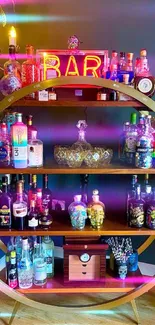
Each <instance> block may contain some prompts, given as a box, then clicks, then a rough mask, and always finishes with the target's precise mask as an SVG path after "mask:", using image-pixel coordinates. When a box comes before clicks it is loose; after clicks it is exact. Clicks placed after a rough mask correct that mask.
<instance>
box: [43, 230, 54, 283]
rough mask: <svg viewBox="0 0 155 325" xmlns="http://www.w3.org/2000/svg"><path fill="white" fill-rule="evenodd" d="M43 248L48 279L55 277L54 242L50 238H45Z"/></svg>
mask: <svg viewBox="0 0 155 325" xmlns="http://www.w3.org/2000/svg"><path fill="white" fill-rule="evenodd" d="M42 247H43V253H44V257H45V261H46V271H47V278H52V277H53V276H54V242H53V240H52V239H51V238H50V236H44V237H43V241H42Z"/></svg>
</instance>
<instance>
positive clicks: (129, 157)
mask: <svg viewBox="0 0 155 325" xmlns="http://www.w3.org/2000/svg"><path fill="white" fill-rule="evenodd" d="M136 119H137V115H136V113H132V114H131V119H130V126H129V130H128V132H127V134H126V139H125V156H126V163H127V164H129V165H135V154H136V144H137V137H138V130H137V124H136Z"/></svg>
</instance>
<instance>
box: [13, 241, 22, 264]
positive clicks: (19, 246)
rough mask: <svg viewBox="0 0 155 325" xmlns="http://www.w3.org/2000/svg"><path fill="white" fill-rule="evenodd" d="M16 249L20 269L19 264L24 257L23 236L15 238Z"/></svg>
mask: <svg viewBox="0 0 155 325" xmlns="http://www.w3.org/2000/svg"><path fill="white" fill-rule="evenodd" d="M15 249H16V256H17V267H18V266H19V262H20V260H21V257H22V237H21V236H17V237H15Z"/></svg>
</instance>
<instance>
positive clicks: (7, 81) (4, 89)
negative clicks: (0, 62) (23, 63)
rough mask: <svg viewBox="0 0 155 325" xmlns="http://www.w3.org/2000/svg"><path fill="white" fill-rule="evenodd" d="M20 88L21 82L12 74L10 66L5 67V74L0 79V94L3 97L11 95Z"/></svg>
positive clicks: (12, 70) (12, 68)
mask: <svg viewBox="0 0 155 325" xmlns="http://www.w3.org/2000/svg"><path fill="white" fill-rule="evenodd" d="M20 88H21V81H20V80H19V78H17V77H16V76H15V74H14V67H13V65H12V64H10V65H8V66H7V74H6V75H5V76H4V77H3V78H2V79H1V93H2V94H3V96H8V95H11V94H12V93H13V92H14V91H16V90H19V89H20Z"/></svg>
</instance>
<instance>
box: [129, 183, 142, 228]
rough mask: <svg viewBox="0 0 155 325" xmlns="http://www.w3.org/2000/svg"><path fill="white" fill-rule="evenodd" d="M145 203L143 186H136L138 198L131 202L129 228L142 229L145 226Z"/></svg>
mask: <svg viewBox="0 0 155 325" xmlns="http://www.w3.org/2000/svg"><path fill="white" fill-rule="evenodd" d="M144 205H145V201H144V200H143V199H141V186H140V184H137V186H136V196H135V198H133V199H131V200H130V201H129V226H130V227H135V228H141V227H143V226H144V221H145V219H144V208H145V206H144Z"/></svg>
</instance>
